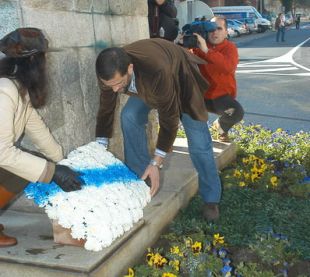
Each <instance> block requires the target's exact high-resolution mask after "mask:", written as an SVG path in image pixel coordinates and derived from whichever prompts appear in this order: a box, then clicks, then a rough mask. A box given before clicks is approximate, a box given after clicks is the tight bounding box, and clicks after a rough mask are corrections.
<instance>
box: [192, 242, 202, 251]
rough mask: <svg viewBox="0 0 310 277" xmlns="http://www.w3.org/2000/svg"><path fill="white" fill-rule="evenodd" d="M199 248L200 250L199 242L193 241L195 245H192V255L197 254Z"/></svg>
mask: <svg viewBox="0 0 310 277" xmlns="http://www.w3.org/2000/svg"><path fill="white" fill-rule="evenodd" d="M201 248H202V244H201V242H198V241H195V243H194V244H193V245H192V251H193V253H199V252H200V251H201Z"/></svg>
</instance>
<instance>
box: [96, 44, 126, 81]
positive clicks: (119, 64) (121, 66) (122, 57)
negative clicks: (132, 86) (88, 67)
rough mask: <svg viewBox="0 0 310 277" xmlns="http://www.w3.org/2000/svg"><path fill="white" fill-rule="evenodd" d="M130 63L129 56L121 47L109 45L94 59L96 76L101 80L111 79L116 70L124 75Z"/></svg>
mask: <svg viewBox="0 0 310 277" xmlns="http://www.w3.org/2000/svg"><path fill="white" fill-rule="evenodd" d="M130 64H131V58H130V57H129V56H128V54H127V53H126V51H125V50H124V49H123V48H119V47H111V48H107V49H104V50H102V51H101V52H100V54H99V55H98V57H97V60H96V73H97V77H98V78H101V79H103V80H111V79H112V78H113V77H114V75H115V73H116V72H118V73H119V74H120V75H121V76H124V75H125V74H126V73H127V70H128V66H129V65H130Z"/></svg>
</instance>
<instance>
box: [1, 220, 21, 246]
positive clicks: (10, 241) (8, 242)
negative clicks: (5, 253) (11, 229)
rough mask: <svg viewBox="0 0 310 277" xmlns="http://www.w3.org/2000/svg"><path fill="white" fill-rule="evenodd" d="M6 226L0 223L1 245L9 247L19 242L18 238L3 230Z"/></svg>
mask: <svg viewBox="0 0 310 277" xmlns="http://www.w3.org/2000/svg"><path fill="white" fill-rule="evenodd" d="M3 229H4V226H3V225H2V224H0V247H9V246H13V245H16V244H17V240H16V238H13V237H10V236H7V235H5V234H4V233H3V232H2V231H3Z"/></svg>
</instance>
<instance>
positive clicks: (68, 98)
mask: <svg viewBox="0 0 310 277" xmlns="http://www.w3.org/2000/svg"><path fill="white" fill-rule="evenodd" d="M0 22H1V26H0V37H2V36H3V35H5V34H6V33H8V32H10V31H12V30H14V29H15V28H18V27H30V26H31V27H37V28H40V29H42V30H43V31H44V32H45V34H46V35H47V37H48V39H49V46H50V47H51V48H52V50H53V51H52V52H49V53H48V55H47V60H48V62H47V64H48V70H47V71H48V76H49V84H48V86H49V93H50V98H49V102H48V105H47V107H45V108H44V109H42V110H41V111H40V113H41V114H42V115H43V117H44V120H45V121H46V123H47V125H48V126H49V127H50V129H51V130H52V132H53V134H54V136H55V137H56V139H57V140H58V141H59V142H60V143H61V145H62V146H63V148H64V150H65V153H68V152H69V151H70V150H72V149H74V148H76V147H77V146H79V145H82V144H84V143H87V142H89V141H91V140H93V139H94V136H95V116H96V112H97V109H98V101H99V91H98V86H97V82H96V76H95V60H96V56H97V54H98V53H99V52H100V51H101V50H102V49H103V48H105V47H107V46H112V45H113V46H122V45H124V44H127V43H130V42H133V41H135V40H138V39H142V38H147V37H148V36H149V33H148V22H147V1H145V0H113V1H112V0H110V1H109V0H53V1H50V0H16V1H11V0H1V1H0ZM3 22H5V24H2V23H3ZM120 102H121V103H122V104H124V103H125V102H126V96H123V97H122V99H121V100H120ZM116 118H118V117H116ZM118 126H119V122H116V126H115V135H114V137H113V140H112V141H111V150H112V152H114V153H115V154H116V155H117V156H118V157H120V158H122V157H123V154H122V153H123V149H122V138H121V134H120V130H119V128H118ZM27 143H29V142H27V140H26V144H27ZM153 144H154V143H153Z"/></svg>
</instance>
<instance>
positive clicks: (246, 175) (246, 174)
mask: <svg viewBox="0 0 310 277" xmlns="http://www.w3.org/2000/svg"><path fill="white" fill-rule="evenodd" d="M243 176H244V178H245V179H246V180H248V179H250V173H247V172H244V173H243Z"/></svg>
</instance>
